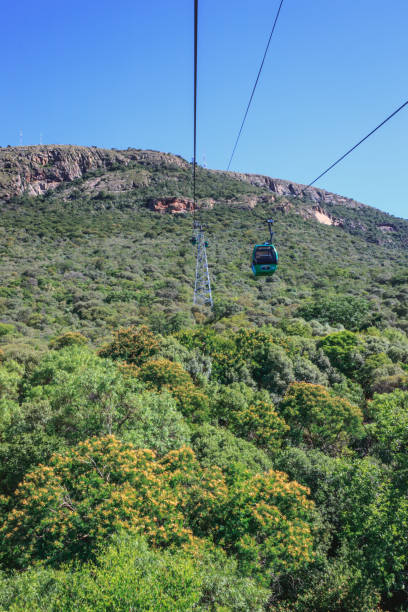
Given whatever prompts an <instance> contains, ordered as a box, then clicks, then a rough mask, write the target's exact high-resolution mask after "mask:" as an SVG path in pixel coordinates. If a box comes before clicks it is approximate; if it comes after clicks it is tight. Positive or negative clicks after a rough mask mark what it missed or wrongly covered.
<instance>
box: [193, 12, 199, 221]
mask: <svg viewBox="0 0 408 612" xmlns="http://www.w3.org/2000/svg"><path fill="white" fill-rule="evenodd" d="M197 39H198V0H194V143H193V217H194V214H195V209H196V166H197Z"/></svg>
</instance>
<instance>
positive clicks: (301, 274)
mask: <svg viewBox="0 0 408 612" xmlns="http://www.w3.org/2000/svg"><path fill="white" fill-rule="evenodd" d="M0 168H1V170H0V186H1V187H0V189H1V213H2V214H1V222H0V255H1V257H0V610H15V611H17V610H18V611H21V612H26V611H27V612H28V611H31V610H40V609H41V610H56V611H57V610H67V611H74V610H78V609H86V610H101V611H102V610H108V609H109V610H111V609H112V610H113V609H114V610H118V612H122V611H123V612H126V611H127V610H130V609H132V610H157V611H159V612H160V611H163V612H164V611H165V610H177V611H180V612H188V611H191V610H193V609H194V610H199V611H203V612H205V611H207V612H209V611H210V610H220V611H221V610H223V611H225V612H227V611H228V612H243V611H246V610H251V611H252V610H253V611H254V612H255V611H258V612H262V611H265V612H267V611H271V612H272V611H274V612H307V611H309V610H319V611H321V612H341V611H344V610H347V611H349V612H374V610H377V611H381V610H382V611H384V612H386V611H388V612H391V611H394V610H395V611H396V612H402V611H403V610H408V594H407V588H406V577H407V572H408V541H407V538H406V530H407V524H408V503H407V495H408V487H407V478H406V474H407V469H408V451H407V449H408V433H407V432H408V427H407V424H408V299H407V298H408V271H407V264H408V253H407V244H408V222H407V221H405V220H403V219H396V218H394V217H391V216H390V215H387V214H386V213H383V212H381V211H378V210H376V209H374V208H372V207H370V206H366V205H364V204H362V203H358V202H355V201H354V200H352V199H349V198H345V197H342V196H339V195H336V194H331V193H328V192H325V191H323V190H320V189H307V190H306V189H305V188H304V186H302V185H298V184H296V183H292V182H290V181H284V180H281V179H274V178H269V177H265V176H259V175H251V174H236V173H232V172H221V171H216V170H208V169H205V168H201V167H199V168H197V195H198V200H197V201H198V207H197V210H195V211H194V206H193V201H192V198H191V190H192V189H191V188H192V184H191V183H192V169H191V165H190V164H189V163H188V162H186V161H185V160H183V159H182V158H181V157H178V156H175V155H171V154H169V153H160V152H155V151H139V150H135V149H128V150H126V151H115V150H111V151H108V150H103V149H97V148H96V147H73V146H47V147H18V148H12V147H7V148H6V149H1V150H0ZM193 213H194V215H193ZM271 216H273V218H274V219H275V222H276V223H275V229H276V235H275V238H276V240H275V244H276V246H277V248H278V251H279V266H278V270H277V272H276V273H275V275H274V276H273V277H269V278H254V277H253V275H252V272H251V270H250V259H251V254H252V248H253V245H254V243H257V242H260V241H264V240H265V239H266V238H268V234H267V227H266V222H265V221H266V219H268V218H269V217H271ZM194 218H195V219H196V220H197V219H199V220H200V221H201V222H202V223H203V224H204V226H205V231H206V239H207V240H208V242H209V246H208V249H207V251H208V261H209V268H210V273H211V279H212V288H213V295H214V306H213V308H212V309H211V310H210V309H209V308H208V307H197V306H194V305H193V304H192V298H193V282H194V274H195V257H196V252H195V247H194V246H193V245H192V242H191V237H192V231H193V220H194Z"/></svg>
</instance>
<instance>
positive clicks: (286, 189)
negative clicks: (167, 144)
mask: <svg viewBox="0 0 408 612" xmlns="http://www.w3.org/2000/svg"><path fill="white" fill-rule="evenodd" d="M217 172H218V171H217ZM229 174H231V175H233V176H234V177H235V178H237V179H239V180H241V181H244V182H246V183H250V184H251V185H255V186H256V187H261V188H262V189H268V190H269V191H271V192H272V193H276V194H277V195H278V196H288V197H292V198H293V197H307V198H308V199H309V200H311V201H312V202H313V203H315V204H317V205H318V204H329V205H330V204H341V205H342V206H346V207H347V208H364V206H365V204H361V202H356V201H355V200H353V199H351V198H345V197H343V196H340V195H337V194H335V193H331V192H330V191H325V190H324V189H318V188H317V187H307V186H306V185H301V184H299V183H292V182H291V181H285V180H283V179H276V178H271V177H270V176H263V175H262V174H242V173H238V172H231V173H229Z"/></svg>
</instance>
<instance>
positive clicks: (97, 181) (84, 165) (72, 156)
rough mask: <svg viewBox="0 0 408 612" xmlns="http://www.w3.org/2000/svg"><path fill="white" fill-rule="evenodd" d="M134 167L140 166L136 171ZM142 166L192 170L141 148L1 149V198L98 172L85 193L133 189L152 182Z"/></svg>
mask: <svg viewBox="0 0 408 612" xmlns="http://www.w3.org/2000/svg"><path fill="white" fill-rule="evenodd" d="M135 166H137V168H138V170H137V171H135ZM143 166H145V167H146V168H149V169H152V168H153V169H154V168H155V169H157V168H163V170H166V169H168V170H171V169H173V170H174V169H176V170H177V169H180V170H182V169H184V170H186V169H189V168H190V167H191V166H190V164H189V163H188V162H187V161H185V160H184V159H183V158H181V157H179V156H177V155H172V154H170V153H161V152H158V151H142V150H138V149H127V150H124V151H119V150H115V149H99V148H97V147H80V146H71V145H47V146H45V145H44V146H27V147H6V148H0V199H5V200H8V199H10V198H11V197H13V196H20V195H23V194H27V195H30V196H35V195H41V194H43V193H45V192H46V191H48V190H50V189H51V190H52V189H55V188H56V187H57V186H59V185H61V184H62V183H69V182H72V181H74V180H75V179H81V178H83V177H87V175H89V174H92V173H94V174H95V171H99V172H98V173H97V174H98V176H90V177H89V178H87V180H86V183H85V184H84V185H83V191H84V192H85V193H91V192H94V191H104V192H107V193H115V192H123V191H129V190H132V189H136V188H137V187H139V186H140V185H145V184H147V183H148V182H149V177H148V176H147V175H146V174H143V172H141V170H140V168H141V167H142V168H143ZM124 170H125V172H124ZM126 170H127V171H126ZM206 172H208V173H209V174H210V175H211V174H213V175H220V174H223V175H225V176H231V177H232V178H233V179H238V180H239V181H242V182H245V183H249V184H250V185H253V186H255V187H259V188H261V189H263V190H267V191H269V192H271V193H272V194H276V195H277V196H286V197H289V198H293V197H296V196H300V197H303V195H305V196H306V197H307V199H308V200H309V201H311V202H312V203H313V204H315V205H316V206H320V205H330V204H339V205H342V206H346V207H348V208H361V207H363V206H364V204H361V203H359V202H356V201H355V200H353V199H351V198H345V197H343V196H339V195H336V194H334V193H330V192H328V191H325V190H324V189H318V188H315V187H310V188H308V189H307V190H305V192H304V193H303V190H304V189H305V185H300V184H298V183H293V182H291V181H286V180H282V179H276V178H271V177H269V176H262V175H259V174H242V173H236V172H228V173H226V172H222V171H220V170H207V171H206ZM255 204H256V201H254V199H253V198H252V200H251V198H249V199H248V206H249V207H253V206H254V205H255ZM173 209H174V207H173V208H172V209H171V212H175V211H174V210H173ZM185 210H189V207H188V206H187V209H185Z"/></svg>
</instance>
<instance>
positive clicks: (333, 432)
mask: <svg viewBox="0 0 408 612" xmlns="http://www.w3.org/2000/svg"><path fill="white" fill-rule="evenodd" d="M279 409H280V412H281V414H282V416H283V417H284V419H285V421H286V422H287V423H288V425H289V427H290V431H289V434H288V435H289V437H290V438H291V439H292V440H293V442H294V443H295V444H299V443H301V442H302V443H304V444H306V445H307V446H309V447H311V448H320V449H322V450H323V451H324V452H327V453H330V454H336V453H338V452H340V451H341V450H342V449H343V448H344V447H345V446H347V444H348V443H349V442H350V441H351V440H353V439H358V438H361V437H363V435H364V430H363V418H362V413H361V410H360V408H358V407H357V406H353V405H352V404H351V403H350V402H349V401H348V400H346V399H343V398H340V397H336V396H333V395H331V394H330V393H329V391H328V390H327V389H325V388H324V387H322V386H320V385H311V384H308V383H293V384H292V385H291V386H290V387H289V389H288V391H287V392H286V394H285V397H284V398H283V400H282V403H281V404H280V407H279Z"/></svg>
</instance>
